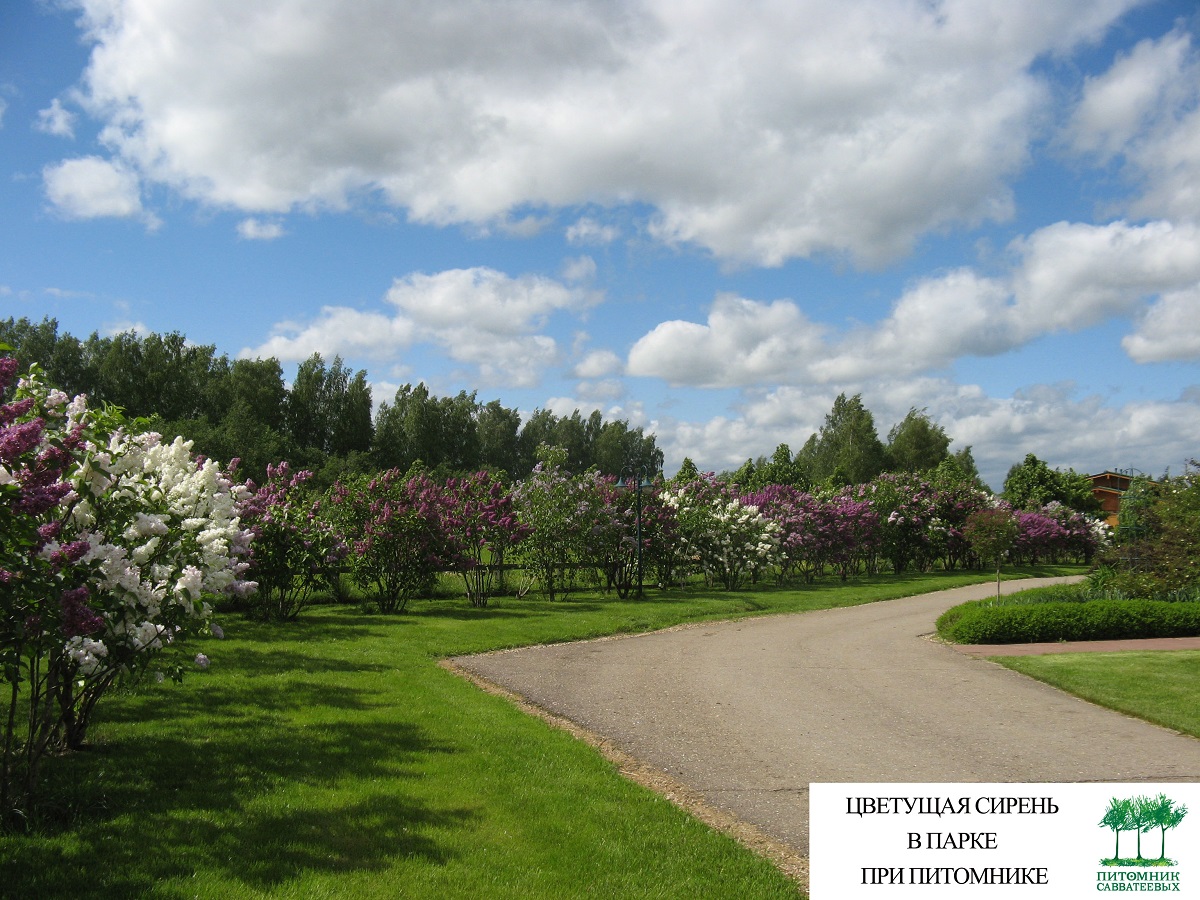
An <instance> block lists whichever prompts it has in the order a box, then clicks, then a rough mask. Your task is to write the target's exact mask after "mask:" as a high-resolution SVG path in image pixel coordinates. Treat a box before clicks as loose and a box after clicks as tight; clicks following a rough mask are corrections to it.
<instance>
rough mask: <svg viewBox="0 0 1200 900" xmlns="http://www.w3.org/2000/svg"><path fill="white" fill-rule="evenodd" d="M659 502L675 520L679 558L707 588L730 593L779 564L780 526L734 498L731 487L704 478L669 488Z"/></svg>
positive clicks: (756, 509)
mask: <svg viewBox="0 0 1200 900" xmlns="http://www.w3.org/2000/svg"><path fill="white" fill-rule="evenodd" d="M663 501H664V503H666V505H668V506H669V507H671V508H672V509H674V510H675V513H676V516H677V517H678V521H679V532H680V536H679V543H680V552H681V555H683V556H684V557H685V558H686V559H688V560H689V561H690V562H691V563H692V564H694V565H696V566H697V567H698V568H699V569H700V571H701V572H703V574H704V578H705V581H706V582H707V583H708V584H710V585H712V584H718V585H720V586H722V587H724V588H725V589H726V590H734V589H736V588H738V587H740V586H741V585H742V584H743V583H744V582H745V581H746V580H747V579H753V578H755V577H756V576H757V575H758V574H759V573H761V572H763V571H765V570H767V569H770V568H771V567H773V566H775V565H777V564H778V562H779V559H780V549H779V547H780V534H781V531H782V529H781V528H780V526H779V524H778V523H776V522H773V521H771V520H770V519H769V518H768V517H767V516H766V515H764V514H763V513H762V512H760V511H759V509H758V507H757V506H754V505H752V504H748V503H745V502H743V501H742V500H741V499H739V498H738V497H736V496H735V495H734V494H733V489H732V488H731V487H729V486H727V485H725V484H723V483H721V482H718V481H715V480H712V479H702V480H700V481H695V482H692V483H691V484H686V485H683V486H681V487H674V488H668V489H667V490H665V491H664V492H663Z"/></svg>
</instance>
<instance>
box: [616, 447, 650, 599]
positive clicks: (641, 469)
mask: <svg viewBox="0 0 1200 900" xmlns="http://www.w3.org/2000/svg"><path fill="white" fill-rule="evenodd" d="M631 481H632V482H633V488H634V496H635V497H636V501H635V503H636V506H635V509H636V510H637V518H636V519H635V524H634V537H635V539H636V541H637V597H638V599H639V600H641V599H642V488H644V487H650V486H651V485H652V484H653V482H651V481H650V473H649V472H648V471H647V469H646V467H645V466H640V465H639V466H633V465H629V466H625V468H623V469H621V484H622V485H624V486H625V487H627V488H628V487H629V486H630V484H629V483H630V482H631Z"/></svg>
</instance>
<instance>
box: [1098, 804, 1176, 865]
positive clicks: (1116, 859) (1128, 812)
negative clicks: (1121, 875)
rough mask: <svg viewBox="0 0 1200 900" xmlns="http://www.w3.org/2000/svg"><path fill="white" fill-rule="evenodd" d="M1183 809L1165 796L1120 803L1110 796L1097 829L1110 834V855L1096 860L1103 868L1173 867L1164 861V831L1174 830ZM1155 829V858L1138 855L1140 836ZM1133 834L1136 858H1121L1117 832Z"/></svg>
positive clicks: (1165, 839)
mask: <svg viewBox="0 0 1200 900" xmlns="http://www.w3.org/2000/svg"><path fill="white" fill-rule="evenodd" d="M1187 811H1188V810H1187V807H1186V806H1182V805H1179V806H1177V805H1176V804H1175V801H1174V800H1172V799H1170V798H1169V797H1168V796H1167V795H1166V794H1159V795H1158V796H1157V797H1147V796H1141V797H1128V798H1126V799H1123V800H1120V799H1118V798H1116V797H1113V798H1112V799H1111V800H1109V802H1108V808H1107V809H1106V810H1105V811H1104V816H1103V817H1102V818H1101V819H1100V827H1101V828H1108V829H1111V830H1112V832H1113V855H1112V857H1111V858H1109V859H1102V860H1100V863H1101V865H1105V866H1174V865H1176V862H1175V861H1174V860H1172V859H1168V858H1167V832H1168V831H1169V830H1171V829H1172V828H1175V827H1177V826H1178V825H1179V823H1180V822H1182V821H1183V817H1184V816H1186V815H1187ZM1155 829H1158V832H1159V852H1158V856H1157V857H1156V858H1155V857H1151V858H1146V857H1144V856H1142V835H1143V834H1146V833H1147V832H1150V831H1154V830H1155ZM1122 831H1133V832H1136V834H1137V856H1135V857H1122V856H1121V832H1122Z"/></svg>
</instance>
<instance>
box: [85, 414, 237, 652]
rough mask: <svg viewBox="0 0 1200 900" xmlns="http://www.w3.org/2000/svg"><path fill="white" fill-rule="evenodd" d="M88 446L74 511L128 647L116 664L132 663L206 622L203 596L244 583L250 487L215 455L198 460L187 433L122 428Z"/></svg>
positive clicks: (108, 635) (98, 589) (105, 605)
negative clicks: (168, 436)
mask: <svg viewBox="0 0 1200 900" xmlns="http://www.w3.org/2000/svg"><path fill="white" fill-rule="evenodd" d="M89 450H90V451H91V452H89V453H88V455H87V458H86V459H85V460H84V462H83V463H82V464H81V465H80V466H79V468H78V470H77V472H76V474H75V478H74V479H73V480H74V484H75V493H76V496H77V497H78V500H77V501H76V503H75V505H74V509H73V512H72V517H73V522H74V524H75V526H76V527H77V528H78V529H79V533H80V534H81V535H82V536H83V537H84V539H86V540H87V541H88V542H89V544H90V545H91V549H90V550H89V552H88V554H87V556H86V557H85V562H88V563H92V564H93V571H94V578H93V581H92V583H91V584H90V585H89V587H90V588H91V591H92V597H93V600H92V601H91V604H90V605H91V606H92V608H93V609H94V610H95V611H96V612H97V613H98V614H99V615H101V616H102V617H103V619H104V621H105V626H106V627H105V633H104V640H105V641H106V642H108V643H109V644H110V645H113V646H119V647H120V649H121V652H119V653H116V654H109V655H108V660H109V664H111V665H120V666H129V665H130V664H131V662H132V659H131V656H132V655H133V654H139V653H144V652H146V651H152V650H158V649H161V648H162V647H163V646H164V645H165V644H167V643H170V642H171V641H172V640H173V639H174V637H175V635H176V634H178V633H179V632H181V631H183V632H195V631H202V630H207V629H208V625H209V619H210V618H211V615H212V608H211V606H210V605H209V604H208V603H206V602H205V601H204V599H203V597H204V596H205V595H211V594H219V593H223V592H236V591H241V590H244V588H245V584H244V582H242V580H241V575H242V573H243V572H245V570H246V568H247V563H246V561H245V558H244V557H245V550H246V548H247V547H248V546H249V541H250V535H249V533H248V532H246V531H245V530H244V529H242V527H241V524H240V521H239V519H238V516H237V510H236V504H237V502H238V500H239V499H241V497H242V495H243V492H244V491H245V488H244V487H243V486H241V485H236V486H235V485H234V484H233V483H232V482H231V481H230V480H229V479H228V478H227V477H226V476H225V475H224V473H223V472H222V471H221V469H220V467H219V466H217V465H216V463H214V462H213V461H211V460H206V461H204V462H203V463H200V464H197V462H196V460H195V458H194V457H193V456H192V452H191V451H192V444H191V442H189V441H185V440H183V439H182V438H176V439H175V440H174V441H172V442H170V443H166V442H164V441H163V440H162V438H161V437H160V436H159V435H158V434H155V433H146V434H136V435H131V434H127V433H125V432H123V431H117V432H116V433H114V434H113V435H112V436H111V437H110V438H109V440H108V443H107V445H106V446H104V447H103V448H99V447H90V448H89Z"/></svg>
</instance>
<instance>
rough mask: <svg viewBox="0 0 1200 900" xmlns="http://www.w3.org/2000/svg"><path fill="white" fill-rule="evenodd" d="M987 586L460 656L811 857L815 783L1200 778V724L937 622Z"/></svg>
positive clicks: (466, 664) (466, 665)
mask: <svg viewBox="0 0 1200 900" xmlns="http://www.w3.org/2000/svg"><path fill="white" fill-rule="evenodd" d="M1056 580H1059V579H1039V580H1037V581H1033V580H1030V581H1024V582H1019V583H1014V582H1007V583H1006V585H1005V586H1006V588H1007V589H1008V590H1014V589H1018V588H1024V587H1033V586H1036V585H1039V584H1044V583H1051V582H1053V581H1056ZM994 590H995V586H994V585H986V584H985V585H979V586H973V587H967V588H958V589H955V590H950V591H941V592H938V593H936V594H926V595H923V596H920V597H910V598H905V599H901V600H892V601H887V602H881V603H870V604H866V605H863V606H856V607H852V608H848V609H834V610H821V611H818V612H808V613H800V614H791V615H780V616H768V617H763V618H755V619H745V620H742V621H738V622H722V623H717V624H702V625H695V626H686V627H682V628H677V629H671V630H668V631H661V632H655V633H653V634H646V635H638V636H633V637H624V638H618V639H608V640H598V641H587V642H581V643H574V644H556V645H550V646H544V647H531V648H528V649H523V650H514V651H505V652H500V653H492V654H485V655H481V656H474V657H461V658H458V659H455V660H453V661H452V662H453V663H455V664H456V665H458V666H460V667H462V668H463V669H466V670H467V671H468V672H471V673H473V674H475V675H477V676H479V677H482V678H483V679H485V680H487V681H490V682H493V683H495V684H498V685H500V686H501V687H504V688H506V689H508V690H509V691H512V692H515V693H517V694H519V695H521V696H523V697H524V698H526V699H527V700H529V701H531V702H533V703H534V704H536V705H538V706H540V707H542V708H544V709H546V710H549V711H550V712H552V713H555V714H557V715H559V716H562V717H565V718H567V719H569V720H571V721H573V722H575V723H577V724H578V725H581V726H583V727H584V728H586V729H588V730H589V731H591V732H593V733H595V734H597V735H600V736H602V737H604V738H607V739H609V740H610V741H611V742H612V743H613V744H615V745H616V746H617V747H618V748H619V749H621V750H623V751H625V752H626V753H629V754H630V755H632V756H634V757H636V758H637V759H639V760H641V761H642V762H644V763H646V764H648V765H649V766H652V767H654V768H656V769H659V770H661V771H663V772H664V773H666V774H667V775H669V776H671V777H672V778H674V779H675V780H677V781H679V782H682V783H683V784H684V785H687V786H688V787H690V788H692V789H693V790H695V791H697V792H699V794H700V795H701V796H702V797H703V799H704V801H705V802H707V803H708V804H709V805H711V806H714V807H716V808H718V809H720V810H724V811H726V812H728V813H731V814H732V815H734V816H736V817H737V818H738V819H740V820H742V821H745V822H748V823H750V824H752V825H754V826H757V828H758V829H759V830H761V831H762V832H763V833H765V834H766V835H767V836H769V837H771V838H774V839H775V840H777V841H780V842H782V843H783V844H785V845H788V846H790V847H791V848H793V849H794V850H795V851H796V852H798V853H799V855H801V856H803V857H807V856H808V785H809V783H810V782H960V781H967V782H971V781H974V782H1039V781H1045V782H1057V781H1063V782H1088V781H1113V782H1124V781H1164V782H1170V781H1200V740H1196V739H1195V738H1191V737H1187V736H1184V735H1180V734H1177V733H1174V732H1171V731H1167V730H1165V729H1162V728H1158V727H1156V726H1153V725H1149V724H1146V723H1145V722H1141V721H1139V720H1136V719H1132V718H1129V717H1127V716H1123V715H1121V714H1119V713H1114V712H1111V711H1108V710H1105V709H1101V708H1100V707H1097V706H1093V705H1091V704H1089V703H1085V702H1083V701H1081V700H1078V699H1075V698H1073V697H1071V696H1070V695H1068V694H1065V693H1062V692H1060V691H1057V690H1055V689H1054V688H1051V687H1048V686H1046V685H1043V684H1041V683H1040V682H1036V681H1033V680H1031V679H1028V678H1025V677H1023V676H1021V675H1018V674H1016V673H1015V672H1012V671H1009V670H1008V669H1004V668H1002V667H1001V666H998V665H996V664H995V663H991V662H988V661H987V660H984V659H978V658H973V657H971V656H967V655H964V654H962V653H958V652H956V651H955V650H953V649H951V648H949V647H947V646H945V645H943V644H939V643H936V642H934V641H931V640H929V639H928V637H927V636H928V635H929V634H930V633H931V632H932V631H933V630H934V622H935V621H936V619H937V617H938V615H939V614H940V613H942V612H943V611H944V610H946V609H948V608H950V607H951V606H954V605H956V604H958V603H961V602H963V601H964V600H970V599H976V598H979V597H982V596H987V595H988V594H989V593H990V592H992V591H994Z"/></svg>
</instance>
